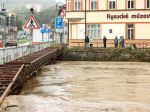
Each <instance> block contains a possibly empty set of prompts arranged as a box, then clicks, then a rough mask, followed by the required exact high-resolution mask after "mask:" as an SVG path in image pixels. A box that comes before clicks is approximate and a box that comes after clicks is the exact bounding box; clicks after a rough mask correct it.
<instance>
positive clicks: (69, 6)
mask: <svg viewBox="0 0 150 112" xmlns="http://www.w3.org/2000/svg"><path fill="white" fill-rule="evenodd" d="M67 10H68V11H70V10H71V0H68V4H67Z"/></svg>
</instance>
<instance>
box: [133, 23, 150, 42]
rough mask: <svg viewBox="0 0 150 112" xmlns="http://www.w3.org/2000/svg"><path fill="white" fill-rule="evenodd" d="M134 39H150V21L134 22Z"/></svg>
mask: <svg viewBox="0 0 150 112" xmlns="http://www.w3.org/2000/svg"><path fill="white" fill-rule="evenodd" d="M135 39H150V23H149V24H135Z"/></svg>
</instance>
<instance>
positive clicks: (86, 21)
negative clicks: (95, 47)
mask: <svg viewBox="0 0 150 112" xmlns="http://www.w3.org/2000/svg"><path fill="white" fill-rule="evenodd" d="M84 13H85V38H86V36H87V32H86V30H87V27H86V24H87V21H86V18H87V15H86V14H87V11H86V0H85V11H84Z"/></svg>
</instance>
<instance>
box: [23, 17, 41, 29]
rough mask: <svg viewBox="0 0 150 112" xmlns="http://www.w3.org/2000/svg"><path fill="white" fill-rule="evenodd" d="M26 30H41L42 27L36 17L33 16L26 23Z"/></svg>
mask: <svg viewBox="0 0 150 112" xmlns="http://www.w3.org/2000/svg"><path fill="white" fill-rule="evenodd" d="M24 28H25V29H39V28H40V26H39V24H38V22H37V21H36V19H35V17H34V16H33V15H31V16H30V17H29V19H28V21H27V22H26V24H25V25H24Z"/></svg>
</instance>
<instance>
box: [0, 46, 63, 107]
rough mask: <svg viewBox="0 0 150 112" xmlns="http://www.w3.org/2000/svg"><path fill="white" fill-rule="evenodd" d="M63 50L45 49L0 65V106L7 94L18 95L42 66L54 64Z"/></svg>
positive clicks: (61, 48) (60, 48)
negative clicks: (25, 83)
mask: <svg viewBox="0 0 150 112" xmlns="http://www.w3.org/2000/svg"><path fill="white" fill-rule="evenodd" d="M63 49H64V46H61V47H59V48H46V49H44V50H41V51H38V52H35V53H32V54H29V55H26V56H23V57H21V58H19V59H16V60H13V61H11V62H9V63H5V64H4V65H0V96H1V98H0V105H1V104H2V102H3V101H4V99H5V97H6V96H7V95H8V94H19V93H20V90H21V88H22V85H23V83H24V82H25V81H26V80H27V79H28V78H30V77H31V76H32V75H33V74H34V73H35V72H36V71H37V70H39V69H40V68H41V67H42V66H44V65H46V64H48V63H51V62H54V61H55V60H56V59H57V57H59V56H60V55H61V54H62V53H63Z"/></svg>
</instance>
